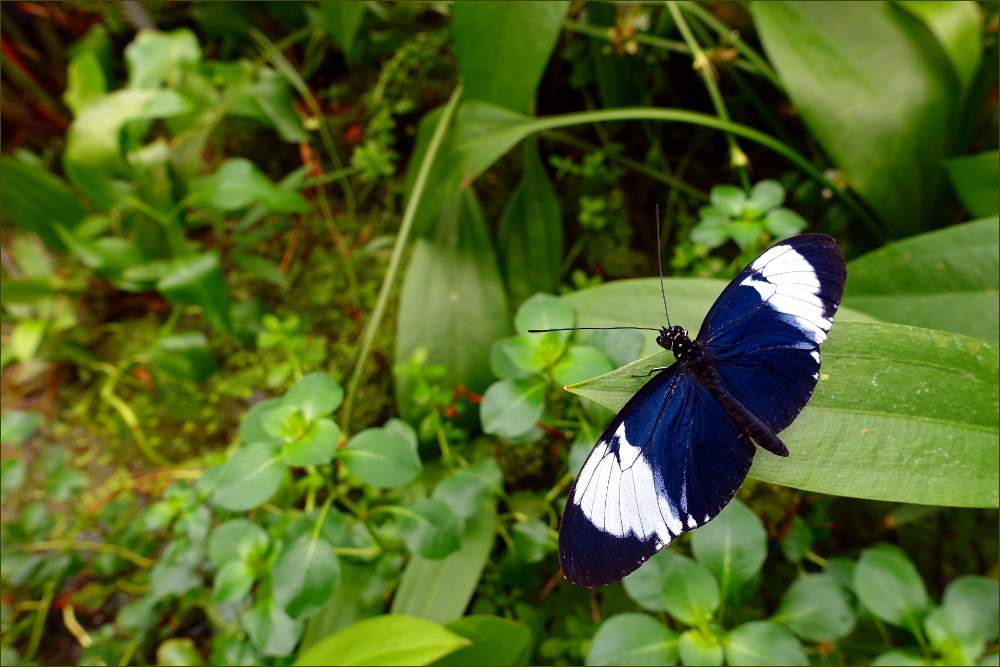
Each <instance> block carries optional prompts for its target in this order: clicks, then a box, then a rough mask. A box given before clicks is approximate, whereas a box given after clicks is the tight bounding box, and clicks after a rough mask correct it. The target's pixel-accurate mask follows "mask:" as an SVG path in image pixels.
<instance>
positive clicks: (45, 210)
mask: <svg viewBox="0 0 1000 667" xmlns="http://www.w3.org/2000/svg"><path fill="white" fill-rule="evenodd" d="M0 171H2V172H3V178H2V179H0V205H2V206H3V212H4V214H5V215H7V216H8V217H9V218H10V219H11V220H13V221H14V222H15V223H17V224H18V225H20V226H21V227H23V228H24V229H28V230H31V231H33V232H35V233H36V234H38V235H39V236H40V237H41V238H42V240H43V241H45V243H46V244H47V245H48V246H49V247H50V248H53V249H55V250H66V246H65V245H64V244H63V242H62V239H61V238H59V235H58V234H57V233H56V230H55V229H54V227H53V225H55V224H60V225H62V226H64V227H66V228H67V229H73V228H75V227H76V226H77V225H78V224H80V221H82V220H83V219H84V218H85V217H86V215H87V211H86V210H85V209H84V208H83V205H82V204H81V203H80V201H79V200H78V199H77V196H76V195H75V194H74V193H73V191H72V190H70V189H69V186H67V185H66V183H65V182H64V181H63V180H62V179H61V178H59V177H58V176H55V175H54V174H52V173H50V172H49V171H48V170H46V169H43V168H42V167H39V166H36V165H33V164H28V163H27V162H22V161H21V160H16V159H14V158H10V157H6V156H4V157H2V158H0ZM4 291H5V292H6V291H7V290H6V285H4ZM6 299H7V297H6V296H5V297H4V300H5V301H6Z"/></svg>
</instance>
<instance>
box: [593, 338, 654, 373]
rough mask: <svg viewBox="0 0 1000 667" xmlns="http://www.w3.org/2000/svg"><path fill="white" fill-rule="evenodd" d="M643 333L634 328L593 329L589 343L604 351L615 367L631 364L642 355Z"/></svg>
mask: <svg viewBox="0 0 1000 667" xmlns="http://www.w3.org/2000/svg"><path fill="white" fill-rule="evenodd" d="M643 342H644V341H643V337H642V334H641V333H639V332H638V331H635V330H634V329H612V330H607V331H591V332H590V334H589V335H588V336H587V344H588V345H590V346H592V347H596V348H597V349H598V350H600V351H601V352H603V353H604V356H606V357H607V358H608V359H610V360H611V363H613V364H614V365H615V368H621V367H622V366H624V365H625V364H630V363H632V362H633V361H636V360H638V359H639V357H641V356H642V345H643Z"/></svg>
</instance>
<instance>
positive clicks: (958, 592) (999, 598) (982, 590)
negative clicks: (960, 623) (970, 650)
mask: <svg viewBox="0 0 1000 667" xmlns="http://www.w3.org/2000/svg"><path fill="white" fill-rule="evenodd" d="M941 605H942V606H943V607H948V608H949V609H955V610H956V611H960V612H961V613H962V614H965V615H968V616H971V617H974V618H976V619H977V621H978V623H979V625H980V627H981V628H982V630H983V639H985V640H986V641H991V642H995V641H996V640H997V637H998V636H1000V611H998V609H1000V583H998V582H997V580H996V579H990V578H989V577H979V576H975V575H971V574H967V575H965V576H962V577H959V578H958V579H956V580H955V581H953V582H951V583H950V584H948V588H946V589H945V591H944V599H943V600H942V601H941Z"/></svg>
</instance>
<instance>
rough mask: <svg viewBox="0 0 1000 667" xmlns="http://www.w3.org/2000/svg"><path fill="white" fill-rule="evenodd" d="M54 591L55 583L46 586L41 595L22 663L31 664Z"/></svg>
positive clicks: (43, 628) (39, 641)
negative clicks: (40, 601)
mask: <svg viewBox="0 0 1000 667" xmlns="http://www.w3.org/2000/svg"><path fill="white" fill-rule="evenodd" d="M55 590H56V584H55V582H52V583H49V584H46V586H45V593H43V594H42V603H41V605H39V607H38V611H36V612H35V622H34V623H33V624H32V625H31V638H30V639H29V640H28V649H27V650H26V651H25V653H24V661H25V662H29V663H30V662H31V660H32V658H34V657H35V653H37V652H38V645H39V643H41V641H42V634H43V633H44V632H45V619H46V617H47V616H48V615H49V607H51V606H52V597H53V595H54V593H55Z"/></svg>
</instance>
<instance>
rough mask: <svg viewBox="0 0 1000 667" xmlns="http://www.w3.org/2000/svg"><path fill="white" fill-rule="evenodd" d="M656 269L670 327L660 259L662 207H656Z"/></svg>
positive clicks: (664, 312)
mask: <svg viewBox="0 0 1000 667" xmlns="http://www.w3.org/2000/svg"><path fill="white" fill-rule="evenodd" d="M656 267H657V268H658V269H659V270H660V296H662V297H663V314H664V315H666V316H667V326H668V327H669V326H670V311H669V310H668V309H667V292H666V290H664V289H663V260H662V259H661V258H660V205H659V204H657V205H656Z"/></svg>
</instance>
